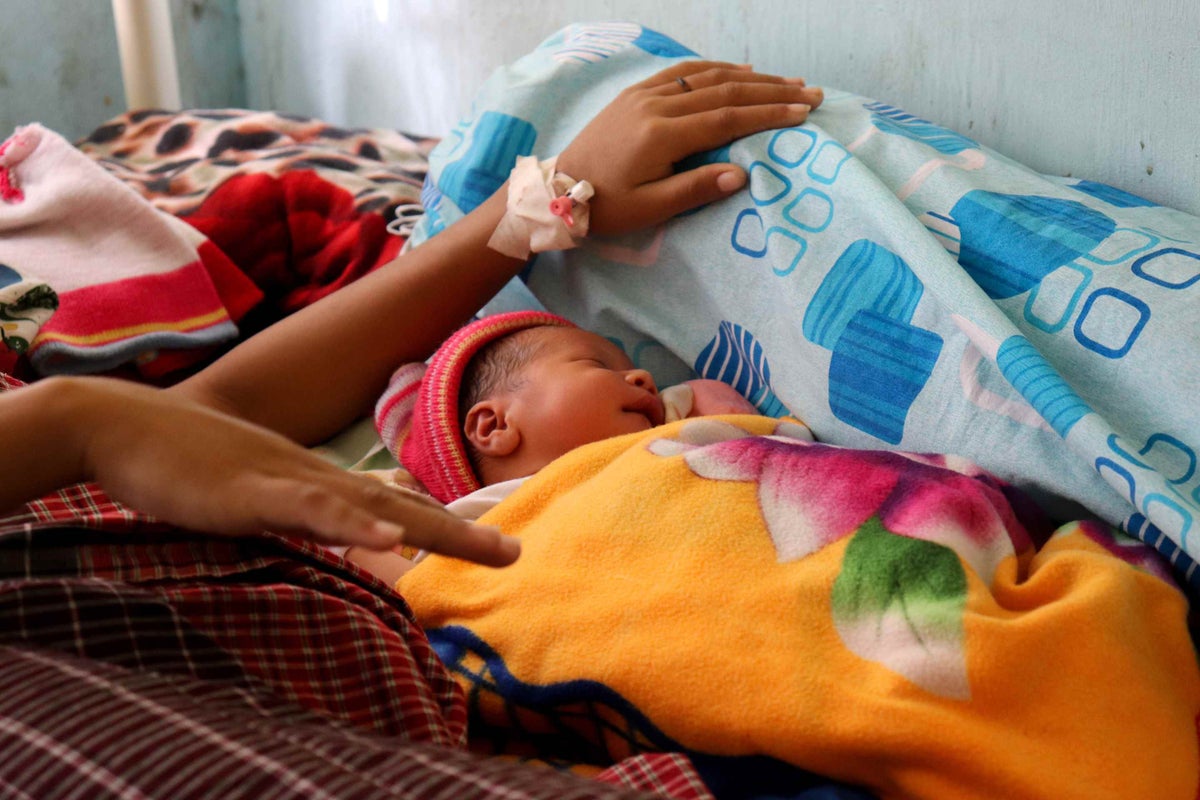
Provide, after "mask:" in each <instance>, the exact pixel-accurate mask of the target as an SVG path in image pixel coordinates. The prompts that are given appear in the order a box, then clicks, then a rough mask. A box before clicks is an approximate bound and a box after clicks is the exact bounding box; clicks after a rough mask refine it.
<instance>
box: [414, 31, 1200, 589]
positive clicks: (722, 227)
mask: <svg viewBox="0 0 1200 800" xmlns="http://www.w3.org/2000/svg"><path fill="white" fill-rule="evenodd" d="M696 57H697V56H696V54H695V53H693V52H692V51H691V50H689V49H687V48H686V47H683V46H682V45H680V44H678V43H676V42H674V41H673V40H671V39H669V38H668V37H666V36H663V35H661V34H658V33H655V32H653V31H650V30H648V29H646V28H643V27H641V26H639V25H636V24H632V23H606V24H595V25H572V26H570V27H567V28H565V29H564V30H562V31H560V32H558V33H556V34H555V35H554V36H552V37H550V38H549V39H547V40H546V41H545V42H543V43H542V44H541V45H540V46H539V47H538V48H537V49H536V50H534V51H533V52H532V53H530V54H529V55H527V56H525V57H524V58H522V59H520V60H519V61H517V62H516V63H514V64H512V65H511V66H508V67H505V68H503V69H500V70H498V71H497V72H496V73H495V74H493V75H492V77H491V78H490V79H489V80H488V81H487V83H486V84H485V85H484V86H483V88H482V90H481V91H480V92H479V94H478V96H477V97H476V99H475V101H474V104H473V106H472V108H471V110H470V113H469V114H468V116H467V117H466V118H465V119H464V120H463V121H462V122H461V123H459V124H458V125H457V126H456V127H455V128H454V130H453V131H451V132H450V134H449V135H448V136H446V138H445V139H444V140H443V141H442V143H441V144H440V145H439V146H438V147H437V148H436V149H435V150H434V152H433V154H432V156H431V159H430V161H431V171H430V177H429V179H428V181H427V183H426V186H425V190H424V192H423V198H424V201H425V205H426V215H425V217H424V218H423V219H422V221H421V223H420V224H419V226H418V228H417V231H416V232H415V235H414V237H413V243H414V244H419V242H421V241H423V240H424V239H426V238H428V237H429V236H432V235H435V234H436V233H437V232H439V231H441V230H442V229H444V228H445V227H446V226H447V225H450V224H453V222H454V221H455V220H457V219H459V218H460V217H462V216H463V214H464V213H467V212H469V211H470V210H471V209H472V208H474V207H475V206H477V205H478V204H479V203H481V202H482V201H483V200H484V199H485V198H486V197H488V196H489V195H490V194H491V193H492V192H493V191H495V190H496V189H497V188H498V187H499V186H500V185H501V184H502V183H503V181H504V180H505V178H506V177H507V175H508V172H509V170H510V169H511V168H512V166H513V164H514V162H515V159H516V157H517V156H518V155H530V154H532V155H536V156H538V157H540V158H547V157H550V156H552V155H554V154H556V153H558V152H560V151H561V150H562V149H563V148H565V147H566V145H567V144H568V143H569V142H570V141H571V140H572V138H573V137H574V136H575V134H576V133H577V132H578V131H579V130H580V129H582V128H583V126H584V125H585V124H586V123H587V122H588V120H590V119H591V117H592V116H594V115H595V114H596V113H597V112H598V111H599V110H600V109H601V108H603V107H604V106H605V105H606V104H607V103H608V102H609V101H610V100H611V99H612V98H613V97H615V96H616V94H617V93H618V92H619V91H620V90H621V89H623V88H624V87H626V86H628V85H629V84H631V83H634V82H636V81H639V80H642V79H644V78H646V77H648V76H650V75H652V74H654V73H655V72H658V71H659V70H661V69H663V68H665V67H667V66H669V65H670V64H672V63H674V62H676V61H678V60H680V59H688V58H696ZM703 158H704V159H707V160H723V161H731V162H733V163H736V164H739V165H740V166H742V167H743V168H744V169H745V170H746V172H747V173H748V175H749V184H748V186H747V188H746V189H744V190H743V191H741V192H739V193H737V194H736V195H735V196H733V197H731V198H729V199H727V200H724V201H722V202H720V203H714V204H712V205H709V206H707V207H705V208H702V209H700V210H698V211H696V212H693V213H690V214H686V215H683V216H680V217H677V218H675V219H673V220H671V221H670V222H669V223H667V224H666V225H664V226H662V227H660V228H658V229H656V230H652V231H646V232H641V233H638V234H633V235H629V236H626V237H621V238H616V239H606V240H600V239H590V240H588V241H586V242H585V243H584V244H583V246H581V247H579V248H577V249H575V250H571V251H568V252H565V253H548V254H543V255H541V256H539V257H537V259H536V260H535V261H534V262H533V264H532V265H531V266H530V267H529V268H528V270H527V271H526V273H525V274H524V275H523V276H522V280H515V281H514V282H513V283H511V284H510V285H509V286H508V287H507V288H506V289H505V290H504V291H503V292H501V294H500V295H499V296H498V297H497V298H496V299H495V300H494V301H493V302H492V304H490V307H489V308H488V309H486V310H487V311H494V310H505V309H510V308H514V307H529V306H535V307H537V306H542V307H545V308H548V309H550V310H551V311H554V312H557V313H559V314H563V315H565V316H567V317H569V318H571V319H573V320H574V321H575V322H577V323H579V324H581V325H583V326H585V327H588V328H591V329H593V330H595V331H597V332H599V333H601V334H604V335H605V336H608V337H609V338H611V339H612V340H613V341H614V342H616V343H617V344H619V345H620V346H621V347H623V348H624V349H625V351H626V352H627V353H628V354H629V355H630V357H631V358H632V359H633V360H634V362H635V363H636V364H638V365H639V366H643V367H646V368H647V369H649V370H650V371H651V372H652V373H653V374H654V375H655V377H656V378H657V379H658V380H659V381H661V382H663V383H671V382H675V381H678V380H682V379H686V378H689V377H693V376H694V375H695V374H698V375H700V376H702V377H710V378H716V379H720V380H723V381H726V382H727V383H730V384H731V385H733V386H734V387H736V388H737V389H739V390H741V391H742V392H743V393H744V394H745V395H746V396H747V397H748V398H749V399H750V400H751V401H752V402H754V403H755V404H756V405H757V406H758V408H759V409H760V410H762V411H763V412H764V413H766V414H770V415H775V416H780V415H783V414H789V413H790V414H793V415H795V416H798V417H800V418H802V419H803V420H804V421H805V422H807V423H808V424H809V425H810V426H811V427H812V429H813V431H814V433H815V434H816V436H817V437H818V438H819V439H820V440H822V441H825V442H830V443H833V444H839V445H845V446H850V447H860V448H889V449H902V450H908V451H918V452H940V453H955V454H958V455H961V456H964V457H966V458H969V459H972V460H973V461H975V462H977V463H978V464H980V465H981V466H983V467H985V468H987V469H989V470H991V471H993V472H995V473H997V474H998V475H1000V476H1001V477H1003V478H1005V479H1008V480H1010V481H1012V482H1014V483H1016V484H1018V485H1020V486H1022V487H1023V488H1025V489H1027V490H1030V491H1031V492H1033V493H1034V495H1035V496H1037V497H1039V498H1040V499H1042V500H1043V502H1044V503H1045V504H1046V506H1047V507H1048V508H1049V509H1050V510H1051V512H1052V513H1058V514H1060V515H1061V516H1063V517H1064V518H1065V517H1068V516H1077V515H1079V514H1080V513H1081V510H1080V509H1079V508H1078V507H1077V505H1076V504H1078V505H1082V506H1084V507H1086V509H1087V510H1088V511H1090V512H1091V513H1092V514H1095V515H1098V516H1099V517H1102V518H1104V519H1106V520H1108V521H1109V522H1112V523H1114V524H1119V525H1122V526H1123V527H1124V528H1125V529H1126V530H1128V531H1129V532H1131V533H1133V534H1134V535H1136V536H1138V537H1140V538H1142V539H1143V540H1145V541H1147V542H1148V543H1150V544H1151V545H1153V546H1155V547H1157V548H1158V549H1159V550H1160V551H1161V552H1162V553H1163V554H1164V555H1166V556H1167V557H1168V558H1169V559H1170V560H1171V561H1172V563H1173V564H1175V566H1176V568H1177V569H1178V570H1179V572H1180V574H1181V576H1183V577H1184V578H1185V579H1186V580H1187V582H1188V583H1189V584H1190V585H1191V588H1192V589H1193V590H1196V589H1197V588H1198V587H1200V575H1198V574H1197V571H1196V569H1195V562H1194V560H1193V559H1195V558H1197V557H1200V530H1197V527H1198V526H1200V470H1198V469H1197V455H1196V453H1197V445H1198V444H1200V442H1198V441H1197V437H1198V436H1200V400H1198V398H1200V358H1198V357H1197V356H1198V353H1200V327H1198V326H1200V314H1197V313H1196V309H1197V308H1200V218H1197V217H1194V216H1191V215H1189V214H1185V213H1183V212H1180V211H1177V210H1174V209H1170V208H1165V207H1162V206H1158V205H1155V204H1153V203H1150V202H1148V201H1146V200H1144V199H1142V198H1139V197H1136V196H1134V195H1131V194H1128V193H1126V192H1123V191H1121V190H1118V189H1115V188H1113V187H1109V186H1105V185H1102V184H1098V183H1093V182H1090V181H1086V180H1072V179H1058V178H1052V177H1047V176H1044V175H1041V174H1038V173H1036V172H1034V171H1032V170H1030V169H1028V168H1026V167H1024V166H1023V165H1021V164H1018V163H1016V162H1014V161H1012V160H1010V159H1008V158H1005V157H1004V156H1002V155H1000V154H998V153H996V152H993V151H991V150H989V149H988V148H986V147H983V146H982V145H980V144H979V143H977V142H975V141H972V140H971V139H968V138H966V137H964V136H961V135H959V134H957V133H954V132H952V131H949V130H946V129H944V128H941V127H939V126H937V125H935V124H933V123H931V122H928V121H926V120H923V119H919V118H917V117H915V116H913V115H912V114H909V113H907V112H905V111H903V110H901V109H899V108H896V107H893V106H890V105H887V104H885V103H881V102H876V101H873V100H871V99H868V98H865V97H860V96H857V95H853V94H848V93H845V92H839V91H835V90H829V89H827V90H826V100H825V102H824V104H823V105H822V106H821V108H820V109H818V110H817V111H816V112H814V113H813V114H812V116H811V119H810V120H809V122H807V123H806V124H804V125H802V126H799V127H795V128H787V129H783V130H775V131H767V132H764V133H760V134H757V135H754V136H750V137H748V138H745V139H742V140H739V141H736V142H734V143H732V144H731V145H730V146H729V147H727V148H722V149H721V150H719V151H714V152H711V153H708V154H705V155H704V156H703ZM575 177H577V178H586V177H587V176H586V175H580V176H575ZM467 268H469V266H468V267H467Z"/></svg>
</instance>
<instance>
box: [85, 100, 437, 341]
mask: <svg viewBox="0 0 1200 800" xmlns="http://www.w3.org/2000/svg"><path fill="white" fill-rule="evenodd" d="M433 144H434V140H430V139H423V138H420V137H414V136H409V135H407V134H404V133H401V132H399V131H395V130H388V129H383V128H370V129H367V128H352V129H347V128H341V127H338V126H336V125H332V124H329V123H327V122H324V121H322V120H319V119H312V118H309V117H300V116H294V115H290V114H281V113H276V112H272V111H247V110H242V109H217V110H190V111H180V112H167V111H135V112H130V113H127V114H123V115H121V116H118V117H115V118H113V119H112V120H109V121H108V122H106V123H105V124H103V125H101V126H100V127H98V128H97V129H96V130H95V131H93V132H92V133H91V134H90V135H88V137H87V138H86V139H84V140H83V141H81V142H80V143H79V148H80V150H82V151H83V152H84V153H86V154H87V155H88V156H90V157H91V158H93V159H95V160H96V161H97V162H98V163H100V165H101V166H103V167H104V168H105V169H106V170H107V171H108V172H109V173H110V174H112V175H115V176H116V177H118V178H120V179H121V180H122V181H123V182H124V183H126V184H127V185H128V186H130V187H131V188H132V189H133V190H134V191H136V192H137V193H138V194H140V195H141V196H142V197H144V198H146V199H147V200H148V201H149V202H150V203H151V204H153V205H154V207H155V208H157V209H159V210H161V211H166V212H168V213H170V214H173V215H175V216H177V217H180V218H181V219H184V220H186V221H187V222H188V224H190V225H191V226H192V227H194V228H196V229H197V230H199V231H200V232H201V233H203V234H204V235H205V236H206V237H208V238H209V239H210V240H211V241H212V242H213V243H214V244H215V245H216V246H217V247H218V248H220V250H221V252H222V253H224V254H225V255H226V256H228V257H229V259H230V260H231V261H233V263H234V264H236V265H237V268H238V269H239V270H241V271H242V272H243V273H245V274H246V275H247V276H249V277H250V279H251V280H252V281H254V283H255V285H256V286H258V288H259V289H261V290H262V291H263V293H264V294H265V295H266V300H265V303H264V305H265V306H266V307H267V310H268V312H269V316H270V317H277V316H280V315H282V314H287V313H289V312H292V311H295V310H296V309H298V308H301V307H303V306H305V305H308V304H309V303H312V302H314V301H315V300H318V299H320V298H321V297H323V296H324V295H326V294H329V293H330V292H333V291H336V290H337V289H339V288H341V287H342V286H345V285H346V284H348V283H350V282H352V281H354V280H356V279H357V278H359V277H361V276H362V275H365V274H366V273H367V272H369V271H371V270H372V269H375V268H376V267H378V266H381V265H383V264H386V263H387V262H389V261H391V260H392V258H394V257H395V255H396V254H397V253H398V252H399V250H400V247H401V245H402V244H403V243H404V237H401V236H394V235H391V234H389V232H388V224H389V222H391V221H392V220H393V217H394V216H395V212H396V209H397V208H400V207H411V206H412V204H415V203H416V202H417V201H418V200H419V197H420V186H421V182H422V180H423V179H424V177H425V169H426V166H427V161H426V156H427V154H428V151H429V149H430V148H431V147H432V146H433ZM267 321H270V320H260V321H259V322H267Z"/></svg>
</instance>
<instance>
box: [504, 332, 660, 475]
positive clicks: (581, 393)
mask: <svg viewBox="0 0 1200 800" xmlns="http://www.w3.org/2000/svg"><path fill="white" fill-rule="evenodd" d="M530 333H531V335H532V336H534V337H536V342H535V345H536V347H537V354H536V355H535V356H534V358H533V360H532V361H531V362H530V363H529V364H527V365H526V366H525V368H524V369H523V370H522V371H521V377H522V381H521V383H520V386H519V387H518V389H517V390H516V392H515V395H514V396H515V401H514V409H518V408H519V417H517V419H518V420H519V424H520V428H521V436H522V441H523V443H524V445H525V446H526V447H529V448H530V449H531V451H532V452H534V453H536V454H537V455H539V456H542V457H544V459H545V462H544V463H547V464H548V463H550V461H553V460H554V459H555V458H558V457H559V456H561V455H563V454H564V453H567V452H569V451H570V450H573V449H575V448H576V447H579V446H580V445H584V444H588V443H590V442H596V441H600V440H601V439H607V438H609V437H612V436H619V435H621V434H625V433H634V432H637V431H644V430H648V429H650V428H652V427H654V426H656V425H661V424H662V422H663V404H662V400H661V399H659V396H658V388H657V387H656V386H655V385H654V380H653V379H652V378H651V377H650V373H648V372H646V371H645V370H643V369H637V368H635V367H634V366H633V363H632V362H631V361H630V360H629V358H628V357H627V356H626V355H625V354H624V353H623V352H622V351H621V349H620V348H619V347H617V346H616V345H614V344H613V343H612V342H610V341H608V340H607V339H605V338H603V337H602V336H598V335H597V334H594V333H590V332H588V331H584V330H580V329H578V328H558V327H544V328H538V329H536V330H534V331H531V332H530Z"/></svg>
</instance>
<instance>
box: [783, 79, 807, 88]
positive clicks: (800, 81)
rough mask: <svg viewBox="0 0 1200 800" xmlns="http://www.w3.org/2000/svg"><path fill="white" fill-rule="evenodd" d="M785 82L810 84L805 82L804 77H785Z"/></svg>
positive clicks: (800, 84) (799, 84)
mask: <svg viewBox="0 0 1200 800" xmlns="http://www.w3.org/2000/svg"><path fill="white" fill-rule="evenodd" d="M783 82H784V83H794V84H796V85H798V86H807V85H808V84H807V83H805V81H804V78H784V79H783Z"/></svg>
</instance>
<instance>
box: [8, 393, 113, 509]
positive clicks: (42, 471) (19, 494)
mask: <svg viewBox="0 0 1200 800" xmlns="http://www.w3.org/2000/svg"><path fill="white" fill-rule="evenodd" d="M92 380H94V379H85V378H70V377H53V378H46V379H44V380H41V381H38V382H37V383H34V384H32V385H30V386H27V387H25V388H22V389H17V390H14V391H11V392H6V393H4V394H0V409H2V414H0V416H3V418H4V426H3V429H2V430H0V449H3V451H4V452H5V453H8V454H9V455H10V456H12V457H14V458H16V459H17V462H18V463H19V464H20V467H21V468H20V469H19V470H14V471H13V472H12V473H11V474H9V475H7V476H6V477H5V481H4V486H2V487H0V512H7V511H11V510H12V509H13V508H15V507H17V506H19V505H20V504H21V503H23V502H27V501H29V500H34V499H37V498H38V497H40V496H42V495H44V494H45V493H47V492H50V491H53V490H54V489H57V488H59V487H62V486H66V485H68V484H71V483H78V482H79V481H83V480H87V479H88V477H89V468H88V456H87V451H88V444H89V440H90V432H89V430H88V428H89V427H93V426H96V425H101V424H104V423H103V422H102V420H103V416H102V415H103V413H104V412H103V411H100V410H99V409H98V406H99V405H101V403H100V400H99V398H98V397H97V395H96V393H95V391H94V388H93V387H92V385H91V384H90V381H92ZM50 432H53V435H52V436H51V435H48V434H49V433H50Z"/></svg>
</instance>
